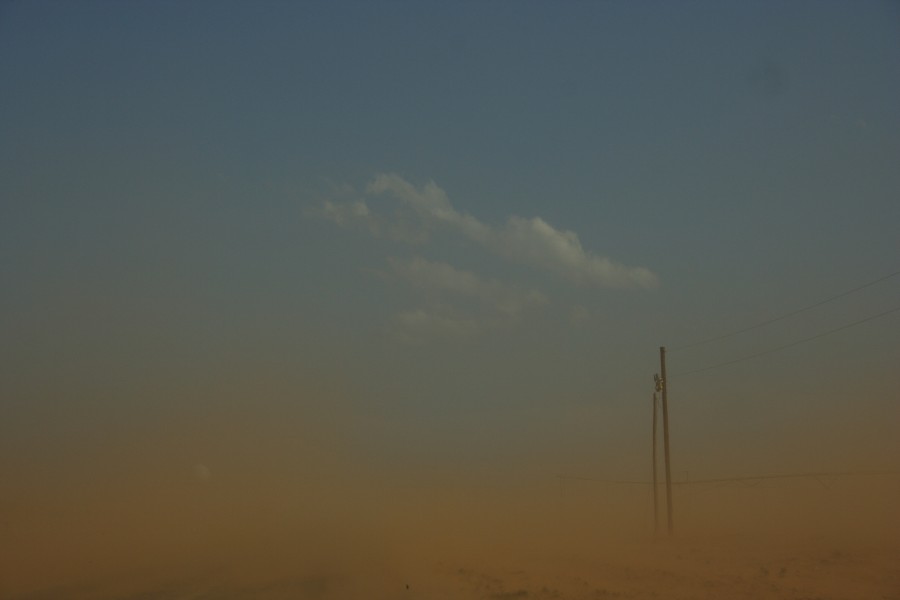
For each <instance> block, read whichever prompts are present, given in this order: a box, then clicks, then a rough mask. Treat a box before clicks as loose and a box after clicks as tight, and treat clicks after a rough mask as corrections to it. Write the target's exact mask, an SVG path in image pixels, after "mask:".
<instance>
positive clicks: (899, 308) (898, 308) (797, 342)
mask: <svg viewBox="0 0 900 600" xmlns="http://www.w3.org/2000/svg"><path fill="white" fill-rule="evenodd" d="M897 311H900V306H896V307H894V308H891V309H889V310H886V311H884V312H880V313H878V314H876V315H871V316H869V317H866V318H864V319H860V320H858V321H853V322H852V323H847V324H846V325H842V326H840V327H836V328H834V329H829V330H828V331H823V332H821V333H817V334H816V335H812V336H809V337H806V338H803V339H800V340H795V341H793V342H790V343H788V344H783V345H781V346H777V347H775V348H770V349H768V350H764V351H762V352H757V353H755V354H750V355H748V356H742V357H741V358H735V359H733V360H727V361H724V362H720V363H716V364H714V365H709V366H707V367H703V368H700V369H694V370H691V371H682V372H681V373H673V374H672V375H669V379H671V378H673V377H683V376H685V375H694V374H695V373H702V372H704V371H711V370H712V369H718V368H719V367H727V366H729V365H733V364H737V363H739V362H743V361H745V360H750V359H751V358H758V357H760V356H765V355H766V354H772V353H773V352H779V351H781V350H786V349H787V348H792V347H794V346H799V345H800V344H804V343H806V342H811V341H813V340H817V339H819V338H823V337H825V336H827V335H831V334H833V333H837V332H838V331H843V330H845V329H849V328H851V327H855V326H857V325H862V324H863V323H867V322H869V321H874V320H875V319H879V318H881V317H884V316H887V315H889V314H891V313H895V312H897Z"/></svg>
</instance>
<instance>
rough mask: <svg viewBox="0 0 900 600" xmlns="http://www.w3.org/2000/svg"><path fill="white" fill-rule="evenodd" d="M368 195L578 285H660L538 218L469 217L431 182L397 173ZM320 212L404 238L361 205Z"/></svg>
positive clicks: (370, 188)
mask: <svg viewBox="0 0 900 600" xmlns="http://www.w3.org/2000/svg"><path fill="white" fill-rule="evenodd" d="M366 192H367V193H368V194H370V195H375V196H390V197H393V198H394V199H396V200H398V201H400V203H401V204H402V206H404V207H406V208H408V209H409V210H410V211H412V213H413V214H414V215H415V216H416V217H417V218H418V219H419V220H420V221H421V224H422V225H423V226H424V227H425V228H430V227H435V226H443V227H445V228H448V229H451V230H454V231H457V232H458V233H459V234H460V235H462V236H463V237H465V238H466V239H468V240H471V241H473V242H476V243H478V244H480V245H482V246H484V247H485V248H486V249H488V250H490V251H491V252H493V253H495V254H497V255H499V256H502V257H503V258H506V259H507V260H511V261H513V262H518V263H522V264H526V265H529V266H532V267H536V268H540V269H544V270H547V271H550V272H553V273H555V274H557V275H559V276H562V277H564V278H566V279H568V280H569V281H572V282H573V283H576V284H578V285H590V286H605V287H620V288H626V287H641V288H653V287H656V285H657V284H658V279H657V276H656V275H655V274H654V273H653V272H652V271H650V270H649V269H647V268H645V267H630V266H627V265H624V264H622V263H619V262H616V261H614V260H612V259H610V258H607V257H605V256H600V255H597V254H594V253H592V252H589V251H587V250H585V249H584V247H583V246H582V244H581V240H580V239H579V237H578V234H576V233H575V232H573V231H568V230H560V229H556V228H555V227H553V226H552V225H550V224H549V223H547V222H546V221H544V220H543V219H541V218H540V217H533V218H531V219H526V218H523V217H518V216H512V217H509V219H507V221H506V223H505V224H503V225H502V226H500V227H492V226H490V225H487V224H485V223H482V222H481V221H479V220H478V219H476V218H475V217H473V216H472V215H469V214H467V213H461V212H459V211H457V210H456V209H455V208H454V207H453V205H452V204H451V203H450V200H449V199H448V198H447V194H446V193H445V192H444V190H442V189H441V188H439V187H438V186H437V185H436V184H435V183H434V182H428V183H426V184H425V185H424V186H422V187H421V189H417V188H416V187H415V186H414V185H412V184H411V183H409V182H408V181H406V180H405V179H403V178H402V177H400V176H399V175H394V174H382V175H378V176H377V177H375V179H373V180H372V182H371V183H369V185H368V186H367V187H366ZM323 212H324V213H325V215H326V217H328V218H329V219H331V220H333V221H334V222H336V223H337V224H339V225H344V224H346V223H349V222H350V221H352V220H363V221H365V222H366V223H368V224H369V229H370V231H371V232H372V233H373V234H374V235H389V236H390V237H392V238H394V239H403V236H401V235H398V234H397V232H396V231H392V230H389V229H388V228H387V227H386V226H385V225H383V224H381V223H380V222H379V221H378V220H377V217H376V216H375V215H373V214H372V212H371V211H370V210H369V208H368V205H366V204H365V202H362V201H357V202H354V203H347V204H336V203H332V202H326V203H325V206H324V208H323ZM407 230H408V228H407ZM407 237H408V236H407ZM419 239H420V240H421V236H420V238H419Z"/></svg>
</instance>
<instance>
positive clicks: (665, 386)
mask: <svg viewBox="0 0 900 600" xmlns="http://www.w3.org/2000/svg"><path fill="white" fill-rule="evenodd" d="M659 374H660V384H661V387H662V406H663V446H664V452H665V454H666V516H667V517H668V519H669V535H672V530H673V528H674V526H673V523H672V468H671V465H670V461H669V381H668V379H666V347H665V346H660V347H659Z"/></svg>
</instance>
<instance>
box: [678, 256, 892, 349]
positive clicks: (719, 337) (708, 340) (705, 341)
mask: <svg viewBox="0 0 900 600" xmlns="http://www.w3.org/2000/svg"><path fill="white" fill-rule="evenodd" d="M897 275H900V271H894V272H893V273H889V274H887V275H885V276H883V277H879V278H878V279H875V280H874V281H870V282H868V283H864V284H862V285H859V286H856V287H855V288H853V289H851V290H847V291H846V292H843V293H840V294H838V295H837V296H831V297H830V298H826V299H825V300H821V301H819V302H816V303H815V304H810V305H809V306H804V307H803V308H798V309H796V310H793V311H791V312H789V313H785V314H783V315H781V316H778V317H775V318H773V319H768V320H767V321H763V322H761V323H757V324H756V325H751V326H749V327H744V328H743V329H738V330H735V331H731V332H728V333H723V334H721V335H717V336H714V337H711V338H706V339H703V340H699V341H696V342H691V343H690V344H686V345H684V346H679V347H677V348H673V349H670V350H669V352H678V351H679V350H686V349H687V348H693V347H695V346H702V345H703V344H709V343H712V342H717V341H719V340H724V339H725V338H730V337H732V336H735V335H738V334H739V333H744V332H747V331H752V330H753V329H758V328H760V327H765V326H766V325H771V324H772V323H777V322H778V321H782V320H784V319H787V318H788V317H793V316H794V315H798V314H800V313H802V312H804V311H807V310H810V309H813V308H816V307H818V306H822V305H823V304H828V303H829V302H832V301H834V300H837V299H838V298H843V297H844V296H849V295H850V294H852V293H854V292H858V291H860V290H863V289H865V288H867V287H871V286H873V285H875V284H876V283H881V282H882V281H884V280H886V279H890V278H891V277H896V276H897Z"/></svg>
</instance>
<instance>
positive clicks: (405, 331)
mask: <svg viewBox="0 0 900 600" xmlns="http://www.w3.org/2000/svg"><path fill="white" fill-rule="evenodd" d="M481 330H482V325H481V324H479V322H478V320H476V319H474V318H472V317H467V316H461V315H458V314H455V313H454V311H452V310H450V309H447V308H445V307H432V308H428V309H426V308H418V309H415V310H408V311H404V312H401V313H400V314H398V315H396V316H395V317H394V318H393V320H392V322H391V327H390V329H389V331H390V333H391V335H393V336H394V337H395V338H396V339H397V340H398V341H401V342H404V343H408V344H419V343H422V342H424V341H426V340H429V339H433V338H441V339H457V340H458V339H465V338H471V337H473V336H475V335H477V334H479V333H480V332H481Z"/></svg>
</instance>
